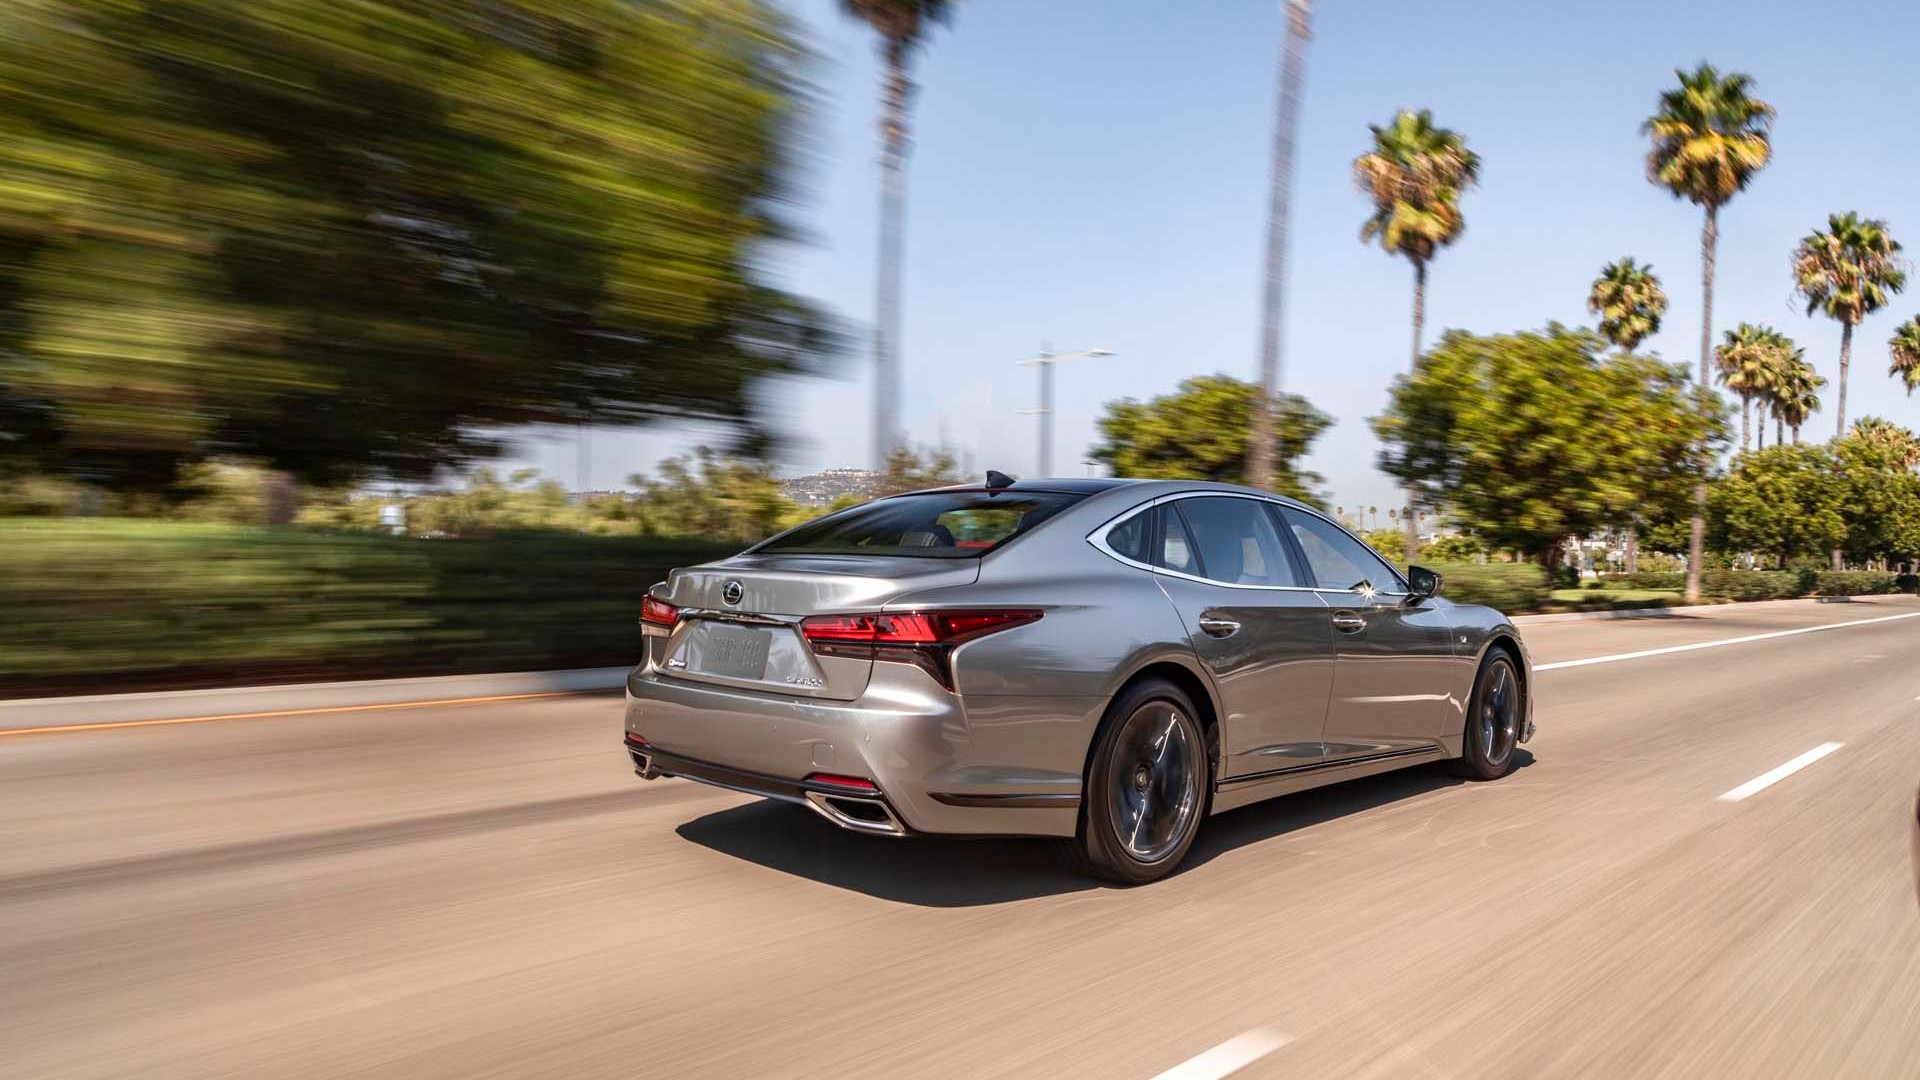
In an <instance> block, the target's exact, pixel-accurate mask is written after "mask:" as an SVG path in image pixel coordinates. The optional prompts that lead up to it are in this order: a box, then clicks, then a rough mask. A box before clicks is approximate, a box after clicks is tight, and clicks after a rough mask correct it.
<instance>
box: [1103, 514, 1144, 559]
mask: <svg viewBox="0 0 1920 1080" xmlns="http://www.w3.org/2000/svg"><path fill="white" fill-rule="evenodd" d="M1152 524H1153V511H1152V510H1151V509H1147V510H1142V511H1140V512H1139V513H1137V514H1135V515H1133V516H1132V517H1130V518H1128V519H1127V520H1125V521H1123V522H1121V523H1120V524H1118V525H1115V526H1114V527H1113V528H1111V529H1108V530H1107V546H1108V547H1110V548H1112V549H1113V553H1114V554H1115V555H1123V556H1125V557H1127V558H1129V559H1132V560H1133V561H1134V562H1137V563H1143V562H1147V561H1148V559H1147V544H1148V541H1149V539H1150V538H1151V537H1150V534H1151V533H1152V531H1153V530H1152V529H1151V528H1150V526H1151V525H1152Z"/></svg>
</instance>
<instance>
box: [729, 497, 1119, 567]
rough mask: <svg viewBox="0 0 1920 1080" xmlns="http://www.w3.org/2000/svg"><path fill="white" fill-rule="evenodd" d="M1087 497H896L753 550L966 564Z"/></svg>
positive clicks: (795, 531)
mask: <svg viewBox="0 0 1920 1080" xmlns="http://www.w3.org/2000/svg"><path fill="white" fill-rule="evenodd" d="M1082 498H1085V496H1083V495H1075V494H1070V493H1067V492H1054V491H1000V492H988V491H953V492H928V493H926V494H922V495H896V496H894V497H893V498H891V499H879V500H877V501H874V502H870V503H868V504H866V505H865V506H857V507H854V508H853V509H851V510H846V511H843V512H841V513H838V514H833V515H830V516H828V517H824V518H820V519H819V520H817V521H810V522H808V523H806V524H805V525H801V526H800V527H798V528H795V529H790V530H788V531H787V532H784V533H781V534H780V535H779V536H776V537H774V538H773V539H771V540H768V541H767V542H766V543H763V544H761V545H760V546H759V547H756V548H754V549H752V550H753V552H754V553H755V554H760V555H777V554H801V553H813V554H823V555H907V556H912V557H915V558H929V559H964V558H969V557H972V556H978V555H984V554H986V553H987V552H989V551H992V550H993V549H994V548H997V547H999V546H1000V545H1001V544H1004V543H1006V542H1007V541H1009V540H1011V539H1013V538H1014V537H1016V536H1019V535H1020V534H1021V533H1024V532H1027V531H1029V530H1031V529H1033V527H1034V526H1036V525H1038V524H1040V523H1041V522H1043V521H1045V520H1047V519H1048V518H1050V517H1052V516H1053V515H1055V514H1057V513H1059V512H1060V511H1062V510H1065V509H1066V508H1067V507H1069V506H1072V505H1073V504H1074V503H1077V502H1079V501H1080V500H1081V499H1082Z"/></svg>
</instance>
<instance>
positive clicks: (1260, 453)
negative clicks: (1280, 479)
mask: <svg viewBox="0 0 1920 1080" xmlns="http://www.w3.org/2000/svg"><path fill="white" fill-rule="evenodd" d="M1312 16H1313V3H1312V0H1287V29H1286V34H1285V36H1284V37H1283V38H1282V39H1281V44H1280V88H1279V90H1278V91H1277V92H1276V99H1275V101H1274V106H1273V161H1272V165H1271V166H1270V168H1269V169H1268V191H1267V264H1266V294H1265V297H1264V302H1263V303H1262V304H1261V315H1262V318H1261V326H1260V407H1259V408H1257V409H1255V410H1254V412H1253V440H1252V443H1251V444H1250V449H1249V451H1248V454H1247V482H1248V483H1250V484H1252V485H1253V486H1255V487H1262V488H1263V487H1267V486H1269V485H1270V484H1272V483H1273V411H1274V398H1275V395H1276V394H1278V393H1279V392H1280V308H1281V303H1282V301H1283V299H1284V298H1285V296H1286V286H1287V219H1288V201H1287V200H1288V195H1289V194H1290V192H1291V189H1292V187H1293V129H1294V122H1295V119H1296V118H1297V117H1298V116H1299V114H1300V79H1301V75H1302V70H1303V69H1304V68H1305V67H1306V63H1307V40H1308V39H1309V38H1310V37H1312V36H1313V35H1312V29H1311V26H1310V20H1311V18H1312Z"/></svg>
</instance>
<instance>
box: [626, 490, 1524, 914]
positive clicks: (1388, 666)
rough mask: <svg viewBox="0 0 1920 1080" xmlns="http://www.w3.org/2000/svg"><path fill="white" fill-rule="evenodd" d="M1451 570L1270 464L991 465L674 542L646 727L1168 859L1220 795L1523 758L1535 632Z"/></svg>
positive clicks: (1240, 801)
mask: <svg viewBox="0 0 1920 1080" xmlns="http://www.w3.org/2000/svg"><path fill="white" fill-rule="evenodd" d="M1440 587H1441V582H1440V579H1439V577H1438V576H1437V575H1435V574H1433V573H1431V572H1430V571H1427V570H1424V569H1422V568H1419V567H1415V568H1413V569H1412V570H1411V571H1409V573H1408V574H1407V575H1405V576H1403V575H1401V574H1400V573H1399V572H1398V571H1397V570H1396V569H1395V568H1394V567H1393V566H1391V565H1390V564H1389V563H1388V562H1387V561H1386V560H1385V559H1383V558H1381V557H1380V556H1379V555H1378V554H1376V553H1375V552H1374V551H1373V550H1372V549H1371V548H1369V547H1368V546H1367V545H1366V544H1364V543H1362V542H1361V541H1360V540H1359V539H1357V538H1356V537H1355V536H1354V535H1353V534H1352V533H1350V532H1348V531H1347V530H1346V529H1344V528H1342V527H1341V526H1340V525H1339V524H1338V523H1337V522H1335V521H1333V520H1332V519H1330V518H1328V517H1326V516H1325V515H1323V514H1321V513H1320V512H1318V511H1317V510H1315V509H1313V508H1312V507H1309V506H1305V505H1303V504H1301V503H1298V502H1295V501H1293V500H1291V499H1285V498H1280V497H1277V496H1273V495H1269V494H1266V493H1264V492H1260V491H1255V490H1252V489H1248V488H1241V487H1233V486H1228V485H1224V484H1208V483H1195V482H1186V481H1127V480H1037V481H1018V482H1015V481H1012V480H1010V479H1009V478H1007V477H1004V476H1001V475H999V474H997V473H990V474H989V480H988V483H987V484H986V485H984V486H978V487H955V488H943V489H940V490H936V491H924V492H915V493H912V494H906V495H897V496H893V497H891V498H886V499H880V500H877V501H874V502H870V503H867V504H865V505H862V506H858V507H855V508H853V509H850V510H845V511H842V512H840V513H837V514H832V515H829V516H826V517H823V518H820V519H818V520H815V521H812V522H809V523H807V524H805V525H801V526H799V527H798V528H795V529H792V530H789V531H787V532H785V533H782V534H780V535H778V536H775V537H773V538H772V539H770V540H767V541H765V542H763V543H761V544H759V545H757V546H755V547H753V548H750V549H748V550H747V551H745V552H743V553H741V554H740V555H737V556H734V557H733V558H730V559H726V560H723V561H720V562H715V563H709V564H706V565H703V566H695V567H689V568H686V569H682V570H675V571H674V572H673V573H672V575H671V576H669V577H668V579H667V580H666V581H665V582H663V583H661V584H660V585H658V586H655V587H654V589H653V590H652V592H650V593H649V594H648V595H647V597H646V598H645V601H644V603H643V606H642V611H641V623H642V627H643V629H644V630H645V632H646V655H645V658H644V659H643V660H642V661H641V663H640V664H639V666H637V667H636V668H634V670H633V672H632V674H631V675H630V676H629V678H628V680H627V708H626V745H627V751H628V753H629V754H631V755H632V758H633V761H634V765H635V768H636V769H637V770H638V771H639V773H640V775H641V776H643V777H645V778H648V779H652V778H655V777H661V776H680V777H685V778H687V779H690V780H697V781H701V782H704V783H708V784H715V785H718V786H721V787H726V788H732V789H734V790H738V791H743V792H749V793H752V794H756V795H763V796H769V797H772V798H778V799H787V800H790V801H793V802H797V803H802V804H804V805H806V806H809V807H811V808H812V809H813V810H815V811H816V812H818V813H819V814H820V815H821V816H822V817H825V818H826V819H827V820H828V821H831V822H833V823H834V824H835V825H838V826H840V827H842V828H846V829H851V830H855V831H859V832H865V833H873V834H877V835H884V836H909V835H913V834H917V833H949V834H966V835H1032V836H1049V837H1058V838H1059V839H1060V840H1061V841H1062V845H1061V846H1062V848H1063V850H1065V851H1066V852H1067V853H1068V854H1069V856H1070V858H1071V859H1072V860H1073V861H1074V863H1075V864H1076V865H1078V866H1080V867H1081V868H1083V869H1084V870H1086V871H1088V872H1090V873H1093V874H1097V875H1099V876H1102V877H1105V878H1108V879H1110V880H1116V881H1121V882H1129V883H1133V882H1144V881H1150V880H1153V879H1155V878H1158V877H1160V876H1162V875H1164V874H1166V873H1168V872H1169V871H1171V870H1172V869H1173V868H1174V867H1175V866H1177V865H1179V863H1180V861H1181V859H1182V858H1183V857H1184V856H1185V855H1186V853H1187V851H1188V849H1189V848H1191V847H1192V845H1193V842H1194V837H1195V835H1196V834H1197V832H1198V831H1199V827H1200V823H1201V821H1202V819H1204V818H1205V817H1207V816H1208V815H1209V814H1215V813H1219V812H1221V811H1224V810H1230V809H1233V808H1234V807H1238V806H1244V805H1246V804H1248V803H1252V802H1257V801H1259V800H1262V799H1267V798H1271V797H1273V796H1275V795H1281V794H1285V793H1288V792H1294V791H1300V790H1303V789H1306V788H1312V787H1319V786H1321V785H1324V784H1331V783H1337V782H1339V781H1342V780H1350V779H1353V778H1355V777H1361V776H1367V775H1370V774H1373V773H1379V772H1384V771H1386V770H1389V769H1399V768H1405V767H1407V766H1412V765H1418V764H1421V763H1424V762H1431V761H1438V760H1451V762H1452V763H1453V766H1454V767H1455V768H1456V769H1458V770H1459V771H1461V772H1463V773H1464V774H1465V775H1467V776H1468V777H1471V778H1475V779H1481V780H1492V779H1495V778H1498V777H1501V776H1504V775H1506V774H1507V773H1508V772H1509V771H1510V770H1511V769H1512V768H1513V767H1514V764H1515V756H1516V746H1517V744H1519V743H1522V742H1525V741H1526V740H1527V738H1528V737H1529V736H1530V735H1531V734H1532V731H1533V723H1532V700H1531V695H1530V693H1529V689H1530V686H1531V682H1532V680H1531V670H1530V667H1529V664H1528V660H1527V651H1526V648H1525V646H1524V645H1523V644H1522V643H1521V640H1520V634H1519V632H1518V631H1517V630H1516V629H1515V628H1514V626H1513V624H1512V623H1511V622H1510V621H1509V620H1508V619H1507V618H1506V617H1505V616H1503V615H1501V614H1500V613H1499V612H1497V611H1494V610H1492V609H1490V608H1485V607H1479V606H1475V605H1468V604H1456V603H1453V602H1451V601H1448V600H1445V599H1443V598H1441V596H1440V595H1439V593H1440Z"/></svg>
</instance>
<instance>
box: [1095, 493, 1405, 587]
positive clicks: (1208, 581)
mask: <svg viewBox="0 0 1920 1080" xmlns="http://www.w3.org/2000/svg"><path fill="white" fill-rule="evenodd" d="M1182 499H1251V500H1252V501H1254V502H1263V503H1266V504H1268V505H1269V506H1287V505H1289V504H1287V503H1283V502H1281V501H1280V500H1279V499H1276V498H1273V497H1271V496H1268V495H1256V494H1253V493H1252V492H1247V491H1175V492H1172V493H1170V494H1167V495H1156V496H1154V497H1153V498H1151V499H1148V500H1147V501H1146V502H1143V503H1141V504H1140V505H1138V506H1130V507H1128V508H1127V509H1125V510H1122V511H1120V512H1119V513H1118V514H1115V515H1114V516H1113V517H1111V518H1108V519H1107V521H1106V522H1105V523H1104V524H1102V525H1100V526H1099V527H1098V528H1096V529H1094V530H1093V531H1092V532H1090V533H1088V534H1087V543H1089V544H1092V545H1093V546H1094V547H1095V548H1097V549H1099V551H1100V553H1101V554H1103V555H1105V556H1107V557H1108V558H1109V559H1112V560H1113V561H1115V562H1117V563H1120V564H1121V565H1123V566H1131V567H1133V568H1134V569H1136V570H1145V571H1146V572H1148V573H1149V574H1165V575H1166V576H1168V577H1174V578H1180V579H1181V580H1183V581H1197V582H1199V583H1200V584H1202V585H1212V586H1214V587H1215V588H1219V589H1242V590H1245V591H1247V592H1305V593H1324V592H1336V593H1343V592H1351V591H1352V590H1351V589H1320V588H1312V587H1309V586H1306V585H1242V584H1236V583H1232V582H1226V581H1216V580H1214V579H1213V578H1210V577H1201V576H1200V575H1198V574H1188V573H1185V572H1183V571H1179V570H1169V569H1167V568H1166V567H1164V566H1153V565H1151V564H1149V563H1143V562H1141V561H1140V560H1138V559H1130V558H1128V557H1126V556H1125V555H1122V554H1120V553H1119V552H1117V551H1115V550H1113V548H1112V547H1111V546H1110V545H1108V543H1107V534H1108V533H1110V532H1112V531H1113V530H1114V529H1116V528H1118V527H1119V526H1120V525H1122V524H1124V523H1125V522H1126V521H1128V520H1130V519H1131V518H1133V517H1134V516H1135V515H1138V514H1144V513H1146V512H1147V511H1149V510H1151V509H1153V508H1154V507H1156V506H1160V505H1163V504H1167V503H1176V502H1179V501H1180V500H1182ZM1356 539H1357V538H1356ZM1362 543H1363V544H1364V543H1365V541H1362ZM1367 550H1369V551H1372V550H1373V549H1372V548H1368V549H1367ZM1374 554H1375V555H1376V556H1377V555H1378V554H1379V553H1378V552H1374ZM1381 561H1382V562H1384V561H1385V560H1384V559H1383V560H1381ZM1383 595H1390V594H1383Z"/></svg>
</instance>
